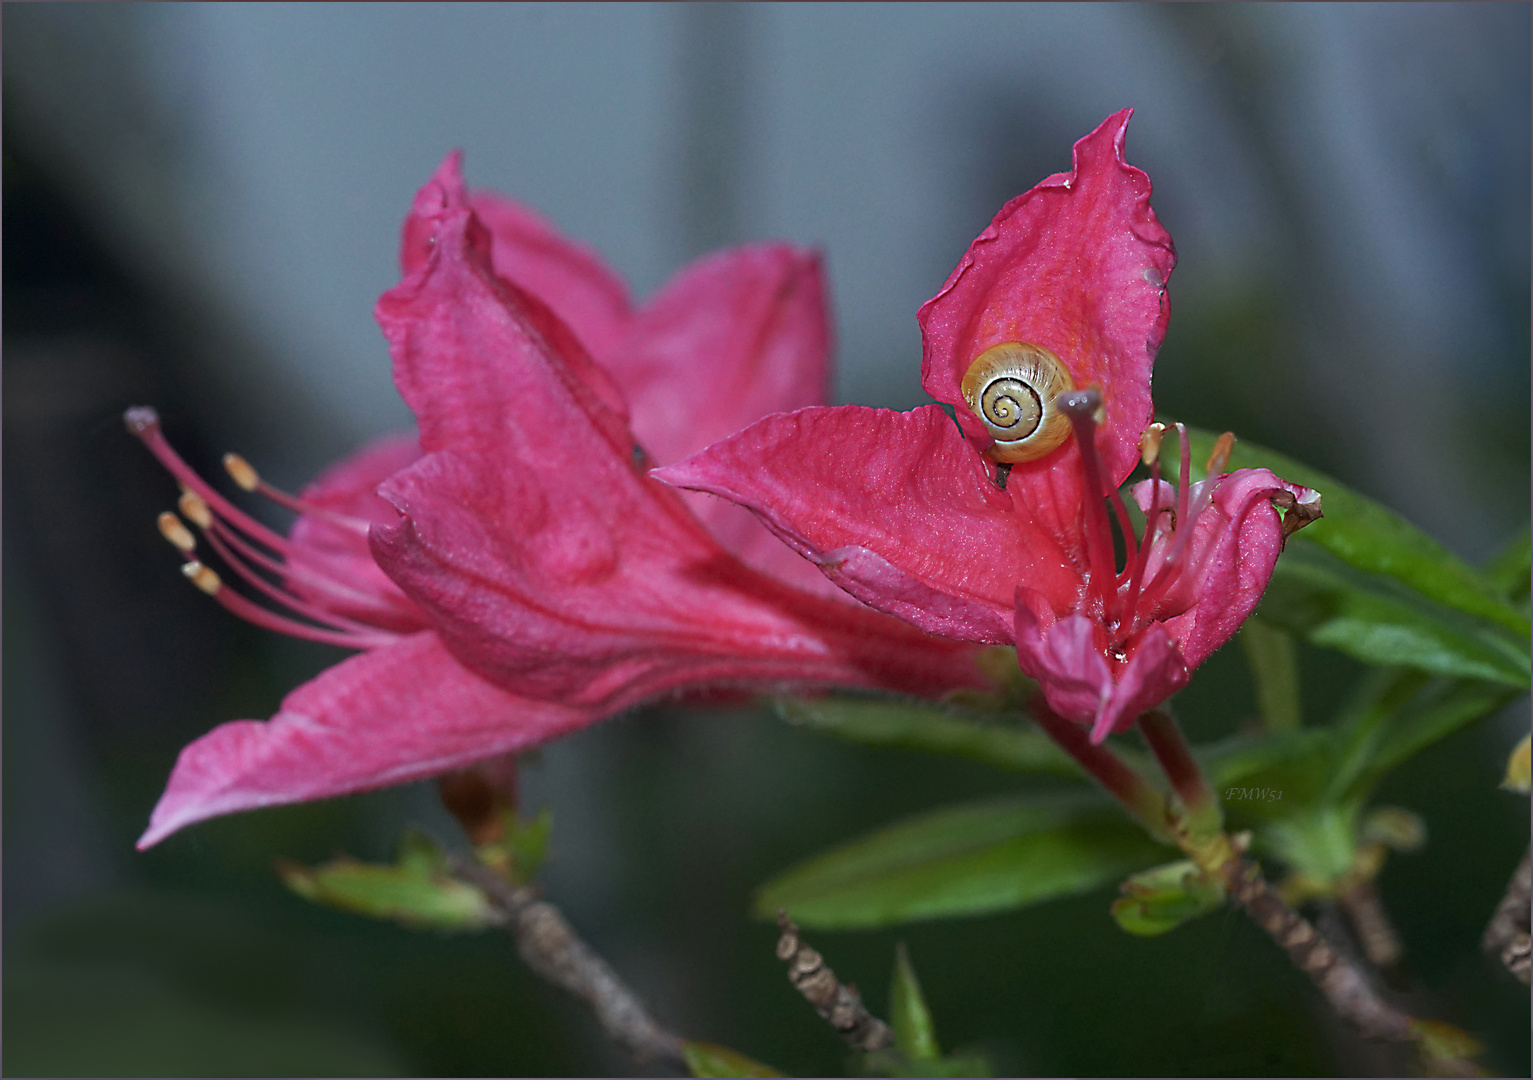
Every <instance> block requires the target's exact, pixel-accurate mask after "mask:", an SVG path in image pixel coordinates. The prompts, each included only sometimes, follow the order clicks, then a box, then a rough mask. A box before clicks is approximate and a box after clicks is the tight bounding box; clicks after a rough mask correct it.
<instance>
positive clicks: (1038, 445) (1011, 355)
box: [961, 341, 1075, 464]
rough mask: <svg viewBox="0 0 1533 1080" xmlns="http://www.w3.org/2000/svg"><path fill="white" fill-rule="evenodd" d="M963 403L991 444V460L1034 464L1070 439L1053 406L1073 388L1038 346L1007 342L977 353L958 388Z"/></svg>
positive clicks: (1066, 422)
mask: <svg viewBox="0 0 1533 1080" xmlns="http://www.w3.org/2000/svg"><path fill="white" fill-rule="evenodd" d="M961 389H962V391H963V398H964V401H966V402H968V405H969V409H970V410H971V411H972V412H973V413H974V415H975V416H977V417H979V419H980V421H981V423H983V424H984V425H985V430H986V431H988V432H989V433H990V436H991V438H993V439H994V440H995V443H994V445H992V446H991V447H990V448H989V449H988V450H987V451H986V452H987V453H988V454H989V455H990V457H991V458H993V459H994V460H996V461H1000V462H1005V463H1008V464H1016V463H1018V462H1023V461H1036V460H1037V459H1038V458H1041V457H1043V456H1044V455H1045V454H1047V453H1049V452H1050V451H1052V450H1054V449H1055V448H1056V447H1058V446H1060V445H1061V444H1063V443H1064V441H1065V440H1066V439H1068V438H1069V437H1070V420H1069V417H1067V416H1065V414H1064V413H1062V412H1060V411H1059V409H1058V408H1056V407H1055V404H1054V403H1055V400H1056V399H1057V398H1058V397H1059V395H1060V394H1064V393H1067V392H1069V391H1071V390H1074V389H1075V383H1074V382H1073V381H1072V380H1071V378H1070V373H1069V372H1068V371H1066V370H1065V366H1064V364H1063V363H1061V362H1060V360H1059V357H1057V356H1055V355H1054V354H1053V353H1051V352H1049V350H1047V349H1045V348H1043V347H1042V346H1039V345H1032V344H1029V343H1028V342H1025V341H1008V342H1004V343H1002V344H1000V345H992V346H991V347H990V348H988V349H986V350H985V351H984V352H982V353H980V354H979V356H978V357H977V358H976V359H975V361H974V363H972V364H970V365H969V370H968V371H967V372H966V373H965V374H964V377H963V382H962V384H961Z"/></svg>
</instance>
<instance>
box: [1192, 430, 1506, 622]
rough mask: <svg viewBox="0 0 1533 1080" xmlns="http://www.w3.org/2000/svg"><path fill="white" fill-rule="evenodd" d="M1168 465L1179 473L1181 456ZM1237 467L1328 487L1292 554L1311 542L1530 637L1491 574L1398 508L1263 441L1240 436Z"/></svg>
mask: <svg viewBox="0 0 1533 1080" xmlns="http://www.w3.org/2000/svg"><path fill="white" fill-rule="evenodd" d="M1188 434H1189V436H1190V440H1189V441H1190V443H1191V446H1192V461H1193V475H1194V477H1201V476H1202V473H1203V469H1202V464H1203V462H1205V461H1206V460H1207V458H1208V454H1209V451H1210V450H1212V449H1213V445H1214V441H1215V439H1216V436H1215V435H1214V434H1213V433H1212V432H1207V431H1201V430H1198V429H1189V432H1188ZM1164 460H1165V463H1166V465H1167V466H1168V469H1169V471H1170V472H1176V471H1177V467H1176V463H1175V461H1174V455H1172V454H1167V455H1166V456H1165V459H1164ZM1229 467H1230V468H1231V469H1246V468H1268V469H1271V470H1272V471H1273V472H1274V473H1276V474H1277V475H1278V476H1280V477H1282V478H1283V479H1284V480H1288V481H1290V482H1292V483H1295V484H1303V485H1305V486H1306V487H1311V488H1314V489H1315V490H1316V491H1318V492H1320V494H1321V498H1322V502H1323V505H1324V508H1325V517H1323V518H1322V519H1321V520H1319V521H1316V522H1314V523H1313V524H1311V525H1309V526H1308V527H1307V528H1305V529H1304V530H1303V531H1302V532H1299V533H1297V534H1295V535H1294V537H1293V539H1292V540H1291V541H1290V543H1289V545H1288V553H1287V554H1285V555H1284V557H1283V559H1279V560H1278V565H1279V566H1281V565H1282V563H1283V561H1284V559H1286V558H1287V557H1288V554H1291V553H1292V552H1293V551H1294V550H1295V549H1296V548H1302V547H1304V546H1306V545H1312V546H1314V547H1318V548H1323V549H1324V550H1326V551H1327V552H1329V553H1330V554H1332V555H1334V556H1335V557H1336V558H1337V559H1339V560H1340V561H1341V562H1343V563H1345V564H1347V565H1348V566H1350V567H1353V568H1354V569H1357V570H1360V571H1362V572H1364V573H1368V574H1374V575H1378V576H1381V577H1385V578H1390V579H1393V580H1394V581H1397V582H1400V583H1401V584H1403V585H1405V586H1407V587H1408V588H1410V589H1411V590H1413V591H1415V592H1418V593H1420V594H1421V595H1422V596H1424V597H1426V598H1428V599H1429V600H1432V601H1434V602H1436V603H1437V604H1440V605H1443V606H1445V607H1449V608H1452V609H1455V610H1457V611H1460V612H1464V613H1466V614H1469V615H1474V616H1479V617H1481V618H1484V619H1486V620H1489V621H1490V622H1493V623H1496V624H1498V625H1500V626H1502V627H1504V628H1506V629H1507V630H1509V631H1511V632H1512V633H1513V634H1514V635H1516V636H1517V637H1518V638H1519V639H1520V640H1521V641H1522V642H1524V651H1526V642H1527V640H1528V617H1527V616H1526V615H1525V614H1523V613H1522V612H1520V611H1518V610H1517V609H1516V608H1514V607H1512V606H1511V605H1510V604H1508V603H1507V602H1506V600H1505V598H1504V596H1503V594H1502V592H1501V590H1500V589H1499V588H1498V586H1497V585H1496V584H1494V583H1492V582H1491V581H1490V580H1488V579H1487V578H1486V577H1485V576H1483V575H1481V574H1480V573H1478V572H1477V571H1475V570H1474V569H1473V568H1472V567H1470V566H1469V565H1468V564H1467V563H1465V562H1464V561H1463V560H1462V559H1460V558H1459V557H1458V556H1456V555H1454V554H1453V553H1452V552H1451V551H1449V550H1448V549H1447V548H1445V547H1443V546H1442V545H1441V544H1439V543H1438V542H1437V541H1436V540H1433V539H1432V538H1431V537H1430V536H1428V535H1427V534H1426V533H1424V532H1422V531H1421V530H1420V529H1418V528H1416V527H1415V526H1414V525H1411V524H1410V523H1409V522H1407V521H1406V520H1405V519H1404V518H1402V517H1400V516H1399V515H1398V514H1396V513H1395V512H1394V511H1392V510H1389V509H1386V508H1385V507H1384V506H1381V505H1380V504H1379V503H1376V502H1374V501H1373V500H1372V499H1369V498H1368V497H1366V496H1364V495H1362V494H1359V493H1358V492H1356V491H1354V490H1352V489H1351V488H1349V487H1347V486H1346V485H1345V484H1343V483H1341V482H1340V481H1338V480H1336V479H1335V478H1334V477H1331V476H1327V475H1326V474H1325V473H1322V472H1320V471H1319V470H1317V469H1312V468H1310V467H1309V466H1307V465H1303V464H1301V463H1299V462H1297V461H1295V460H1294V459H1292V458H1290V457H1287V456H1285V455H1283V454H1279V453H1278V452H1277V451H1275V450H1269V449H1268V448H1267V447H1264V446H1260V445H1258V444H1256V443H1250V442H1243V441H1237V442H1236V443H1235V449H1234V451H1233V453H1232V454H1231V456H1230V463H1229Z"/></svg>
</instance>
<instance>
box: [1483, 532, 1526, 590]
mask: <svg viewBox="0 0 1533 1080" xmlns="http://www.w3.org/2000/svg"><path fill="white" fill-rule="evenodd" d="M1530 561H1533V541H1530V540H1529V536H1528V526H1526V525H1524V526H1523V527H1522V530H1521V531H1520V532H1518V534H1517V535H1516V536H1514V537H1512V539H1511V541H1510V542H1509V543H1508V544H1507V545H1506V546H1505V547H1504V548H1502V549H1501V550H1500V551H1498V552H1497V553H1496V554H1495V555H1493V556H1491V558H1490V561H1489V562H1487V563H1486V564H1485V566H1484V568H1483V569H1482V570H1481V571H1480V572H1481V574H1483V575H1484V577H1485V580H1486V581H1488V582H1489V583H1490V585H1491V587H1492V588H1494V589H1495V590H1496V591H1497V592H1499V593H1500V594H1501V595H1502V596H1504V597H1506V598H1507V599H1508V600H1511V601H1512V602H1514V603H1522V604H1526V603H1527V602H1528V578H1529V563H1530Z"/></svg>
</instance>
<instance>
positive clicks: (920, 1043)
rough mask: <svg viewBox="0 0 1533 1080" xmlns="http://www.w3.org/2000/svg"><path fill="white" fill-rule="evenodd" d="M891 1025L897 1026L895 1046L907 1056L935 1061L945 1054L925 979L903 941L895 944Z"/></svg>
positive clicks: (890, 1002)
mask: <svg viewBox="0 0 1533 1080" xmlns="http://www.w3.org/2000/svg"><path fill="white" fill-rule="evenodd" d="M889 1026H890V1027H892V1028H893V1029H894V1045H895V1046H897V1047H898V1048H899V1049H900V1052H901V1053H903V1054H904V1055H905V1056H906V1057H908V1058H911V1059H913V1060H916V1061H935V1060H936V1059H938V1058H940V1057H941V1056H942V1050H941V1048H940V1047H938V1045H937V1026H936V1024H935V1022H934V1021H933V1020H932V1014H931V1010H930V1009H928V1008H927V1007H926V998H925V997H923V996H922V994H921V982H920V980H919V979H917V978H916V970H915V968H913V967H911V966H910V954H909V953H908V952H907V951H906V949H905V943H904V942H903V941H902V942H900V943H899V944H898V945H896V946H895V947H894V978H893V980H892V982H891V983H890V986H889Z"/></svg>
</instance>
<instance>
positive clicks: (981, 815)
mask: <svg viewBox="0 0 1533 1080" xmlns="http://www.w3.org/2000/svg"><path fill="white" fill-rule="evenodd" d="M1163 850H1164V849H1163V848H1161V847H1159V846H1158V845H1156V844H1155V843H1154V842H1152V841H1151V840H1150V839H1149V838H1148V837H1147V836H1146V835H1145V834H1144V832H1143V830H1141V829H1140V828H1139V827H1138V826H1137V825H1134V824H1133V823H1132V822H1130V821H1129V819H1128V818H1127V817H1125V816H1124V815H1123V813H1122V812H1121V811H1120V810H1119V809H1118V808H1117V807H1115V806H1112V805H1110V804H1106V803H1105V802H1104V801H1103V799H1102V797H1101V796H1099V795H1097V794H1096V793H1095V792H1091V793H1086V792H1082V793H1079V794H1076V793H1071V794H1070V795H1067V796H1056V797H1051V798H1042V797H1032V798H1010V799H999V800H989V801H985V802H977V803H967V804H963V805H960V806H955V807H949V808H947V809H944V810H938V811H934V812H930V813H926V814H921V815H919V816H916V817H913V818H910V819H908V820H906V821H902V822H899V823H898V824H895V825H890V826H888V827H886V828H883V829H880V830H878V831H877V832H874V833H871V834H869V835H867V836H864V837H862V838H860V839H858V840H854V841H852V842H851V843H848V844H845V845H842V846H841V847H838V848H835V849H833V850H831V851H829V852H826V853H825V854H822V855H820V856H818V857H816V858H813V859H810V860H809V861H808V862H805V863H801V864H800V865H798V866H796V867H794V868H792V869H791V870H789V871H787V872H786V873H784V874H782V875H781V876H779V877H777V878H775V879H773V880H772V881H770V882H768V883H767V884H766V885H763V886H762V887H761V889H760V890H759V891H758V893H757V895H756V902H755V912H756V914H757V915H758V916H759V917H762V918H770V917H771V916H772V915H773V914H774V913H775V912H776V911H777V909H778V908H786V909H787V910H788V912H789V914H791V915H792V916H793V918H794V920H795V921H796V922H798V923H799V924H800V925H802V926H813V927H818V928H823V929H840V928H853V927H873V926H888V925H891V924H894V923H902V922H912V921H915V920H919V919H937V918H945V917H950V916H956V915H978V914H981V913H985V912H993V911H1005V910H1009V909H1012V908H1018V907H1022V906H1024V905H1027V904H1034V903H1038V902H1040V901H1043V900H1050V899H1054V898H1056V897H1062V896H1071V895H1074V894H1077V893H1082V892H1087V891H1089V890H1091V889H1095V888H1097V887H1099V886H1101V885H1104V884H1106V883H1107V882H1109V881H1112V880H1113V879H1115V878H1118V877H1121V876H1123V875H1124V874H1127V873H1129V872H1130V871H1133V870H1135V869H1137V868H1139V867H1142V866H1145V865H1148V864H1150V863H1152V862H1154V861H1155V859H1156V857H1157V855H1158V854H1159V853H1161V852H1162V851H1163Z"/></svg>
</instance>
